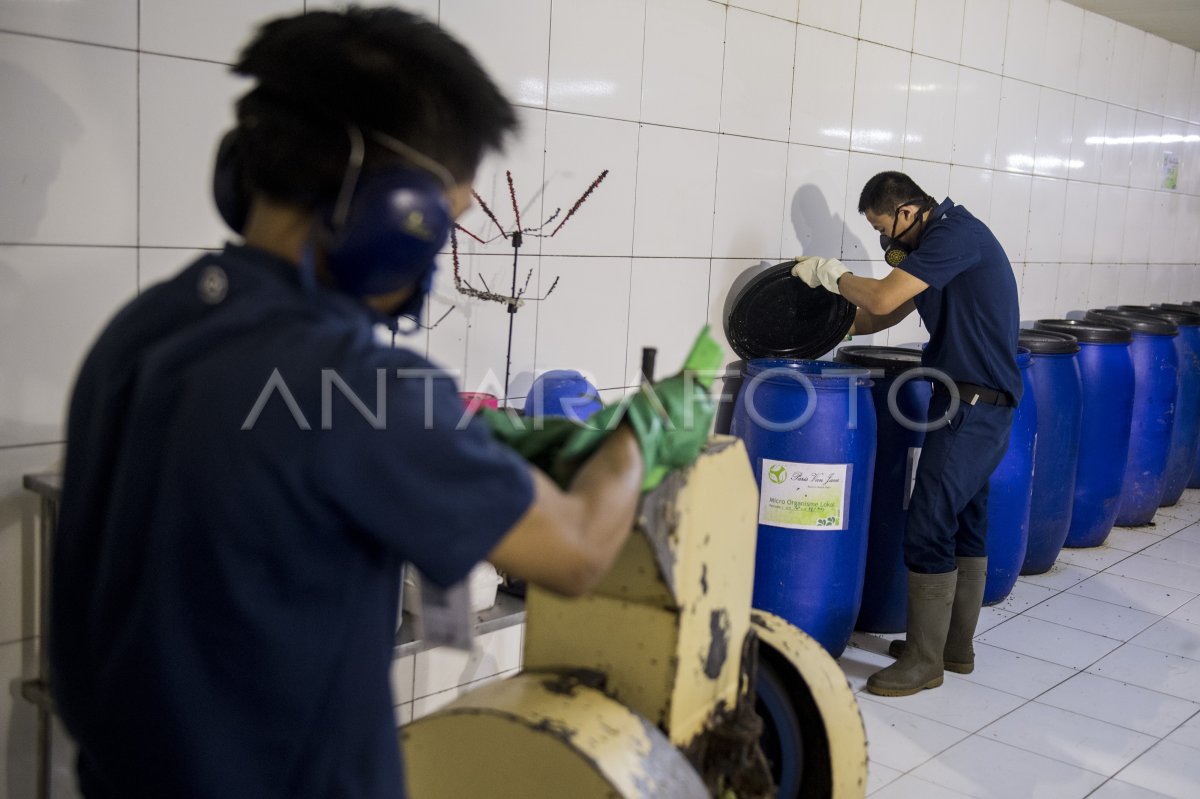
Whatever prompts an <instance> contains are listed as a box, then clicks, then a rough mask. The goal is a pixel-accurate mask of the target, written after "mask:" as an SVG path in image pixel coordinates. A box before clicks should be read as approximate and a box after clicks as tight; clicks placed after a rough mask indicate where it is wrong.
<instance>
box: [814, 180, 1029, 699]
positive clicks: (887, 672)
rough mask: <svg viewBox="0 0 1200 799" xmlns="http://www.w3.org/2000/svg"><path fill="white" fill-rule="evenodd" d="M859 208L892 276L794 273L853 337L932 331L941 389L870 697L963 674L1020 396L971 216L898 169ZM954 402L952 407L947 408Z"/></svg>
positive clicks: (1005, 316) (992, 269)
mask: <svg viewBox="0 0 1200 799" xmlns="http://www.w3.org/2000/svg"><path fill="white" fill-rule="evenodd" d="M858 211H859V213H861V214H865V215H866V218H867V221H868V222H870V223H871V226H872V227H873V228H875V230H877V231H878V232H879V234H880V244H881V245H882V247H883V249H884V253H885V259H886V261H887V263H888V265H889V266H891V267H893V268H892V271H891V272H890V273H888V275H887V276H885V277H883V278H881V279H874V278H867V277H859V276H857V275H855V274H853V273H851V272H850V271H849V270H848V269H847V268H846V266H845V265H844V264H842V263H841V262H840V261H838V260H837V259H834V258H818V257H809V256H802V257H798V258H796V265H795V267H793V269H792V274H793V275H795V276H796V277H798V278H799V279H801V280H803V281H804V282H805V283H806V284H807V285H808V286H810V287H813V288H816V287H818V286H824V287H825V288H826V289H828V290H829V291H832V292H834V293H835V294H841V295H842V296H843V297H845V298H846V299H847V300H849V301H850V302H852V303H854V304H855V305H856V306H858V311H857V314H856V315H855V320H854V325H853V327H852V328H851V333H852V334H855V333H857V334H868V333H876V332H879V331H880V330H884V329H886V328H889V327H891V326H893V325H895V324H896V323H898V322H899V321H900V320H902V319H904V318H905V317H907V316H908V315H909V314H910V313H912V312H913V311H914V310H915V311H916V312H917V313H918V314H919V315H920V317H921V320H922V321H923V322H924V323H925V327H926V328H927V329H928V330H929V344H928V346H927V347H926V348H925V353H924V356H923V358H922V365H923V366H925V367H927V368H932V369H937V370H939V371H940V372H942V373H944V374H945V375H946V376H947V377H948V378H949V380H948V381H946V382H940V381H935V382H934V391H933V396H932V397H931V399H930V403H929V419H930V421H931V422H936V421H937V420H944V423H943V424H941V425H937V424H935V425H934V429H931V430H930V431H929V432H928V433H927V434H926V436H925V445H924V448H923V449H922V451H921V460H920V464H919V466H918V468H917V475H916V485H915V487H914V489H913V494H912V499H911V501H910V504H909V508H908V521H907V526H906V528H905V534H904V562H905V564H906V565H907V567H908V570H909V574H908V626H907V638H906V640H905V641H895V642H893V643H892V646H891V650H890V651H891V653H892V654H893V655H895V656H898V660H897V661H896V662H895V663H894V664H892V665H891V666H888V667H887V668H885V669H882V670H881V671H878V672H876V673H875V674H873V675H871V677H870V679H869V680H868V681H867V690H869V691H870V692H872V693H875V694H880V695H883V696H907V695H909V694H914V693H916V692H918V691H920V690H922V689H924V688H935V687H937V686H939V685H941V684H942V680H943V668H945V669H949V670H951V671H955V672H959V673H963V674H966V673H969V672H971V671H972V670H973V669H974V667H975V654H974V649H973V647H972V645H971V641H972V639H973V638H974V635H975V625H976V623H977V622H978V620H979V610H980V607H981V605H982V602H983V589H984V583H985V582H986V579H987V497H988V480H989V478H990V477H991V474H992V472H993V471H994V470H995V468H996V466H998V465H999V463H1000V461H1001V459H1002V458H1003V456H1004V452H1005V450H1006V449H1007V447H1008V434H1009V428H1010V427H1011V424H1012V417H1013V408H1014V407H1015V406H1016V404H1017V403H1018V402H1019V401H1020V399H1021V390H1022V383H1021V375H1020V372H1019V370H1018V369H1017V364H1016V352H1017V331H1018V328H1019V327H1020V319H1019V314H1018V307H1017V285H1016V280H1015V279H1014V277H1013V271H1012V266H1011V265H1010V264H1009V261H1008V257H1007V256H1006V255H1005V254H1004V249H1003V248H1002V247H1001V246H1000V242H999V241H997V240H996V237H995V236H994V235H993V234H992V232H991V231H990V230H989V229H988V227H987V226H986V225H985V224H983V223H982V222H980V221H979V220H978V219H976V218H975V217H974V216H972V215H971V214H970V213H969V212H968V211H967V209H966V208H963V207H962V206H960V205H955V204H954V203H953V202H952V201H951V200H950V199H949V198H947V199H945V200H943V201H942V202H940V203H938V202H937V201H936V200H935V199H934V198H932V197H930V196H929V195H928V194H926V193H925V192H924V191H922V190H921V188H920V187H919V186H918V185H917V184H916V183H915V182H914V181H913V179H912V178H910V177H909V176H908V175H905V174H903V173H901V172H881V173H879V174H878V175H876V176H874V177H873V178H871V179H870V180H869V181H867V184H866V186H864V187H863V190H862V194H861V195H860V197H859V201H858ZM955 400H957V408H955V407H954V403H955Z"/></svg>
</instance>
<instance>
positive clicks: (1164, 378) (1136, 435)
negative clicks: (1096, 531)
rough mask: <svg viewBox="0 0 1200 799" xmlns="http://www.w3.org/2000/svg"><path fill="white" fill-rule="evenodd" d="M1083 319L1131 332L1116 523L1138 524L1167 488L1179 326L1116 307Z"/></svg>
mask: <svg viewBox="0 0 1200 799" xmlns="http://www.w3.org/2000/svg"><path fill="white" fill-rule="evenodd" d="M1086 318H1087V319H1089V320H1092V321H1099V322H1110V323H1112V324H1118V325H1124V326H1125V327H1128V328H1129V329H1130V331H1131V332H1132V333H1133V343H1132V344H1131V345H1130V347H1129V353H1130V355H1131V356H1132V357H1133V375H1134V382H1133V424H1132V425H1131V427H1130V430H1129V458H1128V459H1127V460H1126V462H1125V476H1124V478H1123V479H1122V481H1121V502H1120V504H1119V505H1118V507H1117V522H1116V523H1117V526H1118V527H1137V526H1139V525H1142V524H1149V523H1150V522H1151V521H1153V520H1154V513H1155V511H1157V510H1158V506H1159V503H1160V502H1162V498H1163V491H1164V489H1165V488H1166V478H1167V474H1166V473H1167V457H1168V456H1169V455H1170V452H1171V433H1172V427H1173V425H1174V422H1175V400H1176V392H1177V391H1178V385H1179V383H1178V381H1179V356H1178V355H1177V354H1176V352H1175V338H1176V337H1178V335H1179V329H1178V328H1177V327H1176V326H1175V325H1174V324H1172V323H1171V322H1168V321H1166V320H1164V319H1158V318H1156V317H1153V316H1146V315H1144V314H1139V313H1135V312H1133V311H1119V310H1115V309H1110V310H1103V309H1096V310H1091V311H1088V312H1087V317H1086Z"/></svg>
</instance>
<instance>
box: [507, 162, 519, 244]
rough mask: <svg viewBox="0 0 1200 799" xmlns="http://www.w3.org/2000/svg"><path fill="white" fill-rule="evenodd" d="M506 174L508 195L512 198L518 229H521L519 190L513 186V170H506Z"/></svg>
mask: <svg viewBox="0 0 1200 799" xmlns="http://www.w3.org/2000/svg"><path fill="white" fill-rule="evenodd" d="M504 174H505V176H506V177H507V178H508V196H509V197H511V198H512V204H513V216H514V217H516V220H517V227H516V230H518V231H519V230H520V229H521V209H520V208H519V207H518V206H517V190H516V189H515V188H513V179H512V172H510V171H508V170H505V172H504Z"/></svg>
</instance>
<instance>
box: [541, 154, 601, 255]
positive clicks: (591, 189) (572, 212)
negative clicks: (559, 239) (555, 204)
mask: <svg viewBox="0 0 1200 799" xmlns="http://www.w3.org/2000/svg"><path fill="white" fill-rule="evenodd" d="M606 177H608V170H607V169H606V170H604V171H603V172H601V173H600V177H598V178H596V179H595V180H593V181H592V185H590V186H588V187H587V191H585V192H584V193H583V196H581V197H580V198H579V199H578V200H576V201H575V204H574V205H572V206H571V210H570V211H567V215H566V216H564V217H563V220H562V221H561V222H559V223H558V227H556V228H554V230H553V231H551V232H550V236H551V238H553V237H554V236H555V235H556V234H557V233H558V231H560V230H562V228H563V225H565V224H567V222H568V221H569V220H570V219H571V217H572V216H574V215H575V212H576V211H578V210H579V206H581V205H583V204H584V203H585V202H587V198H588V197H589V196H591V194H592V192H594V191H595V190H596V187H597V186H599V185H600V184H601V183H603V182H604V179H605V178H606Z"/></svg>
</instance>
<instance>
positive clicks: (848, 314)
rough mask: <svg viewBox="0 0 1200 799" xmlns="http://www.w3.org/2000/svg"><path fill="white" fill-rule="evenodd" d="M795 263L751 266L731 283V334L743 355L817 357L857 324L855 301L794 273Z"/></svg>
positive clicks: (731, 343) (727, 301) (727, 304)
mask: <svg viewBox="0 0 1200 799" xmlns="http://www.w3.org/2000/svg"><path fill="white" fill-rule="evenodd" d="M795 265H796V264H795V261H785V262H784V263H781V264H775V265H774V266H763V265H759V266H754V267H751V268H750V269H747V270H746V271H745V272H743V273H742V274H741V275H739V276H738V278H737V280H735V281H734V283H733V286H732V288H730V290H729V294H728V295H727V296H726V298H725V338H726V339H727V340H728V341H729V346H730V347H733V351H734V352H736V353H737V354H738V355H739V356H741V357H742V358H744V359H746V360H752V359H755V358H799V359H810V358H816V357H819V356H821V355H824V354H825V353H827V352H829V351H830V350H831V349H833V348H834V347H835V346H836V345H837V343H838V342H839V341H841V340H842V339H844V338H845V337H846V333H847V331H849V330H850V325H852V324H854V314H855V310H856V309H855V307H854V306H853V305H851V304H850V302H849V301H847V300H846V298H845V297H842V296H841V295H840V294H834V293H833V292H831V291H827V290H826V289H824V288H815V289H814V288H809V287H808V286H807V285H805V283H804V281H802V280H798V279H796V278H794V277H792V267H793V266H795Z"/></svg>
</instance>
